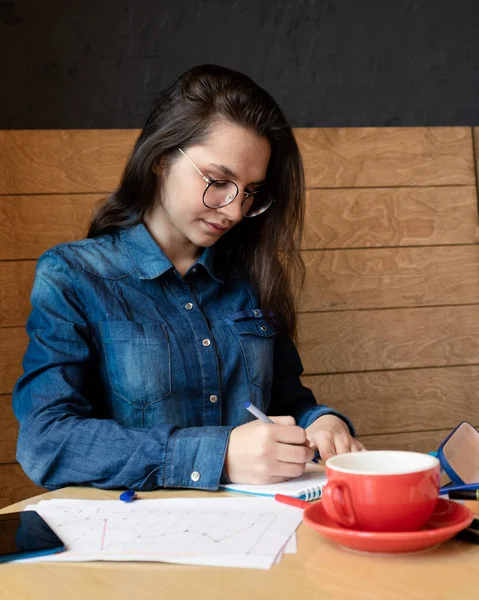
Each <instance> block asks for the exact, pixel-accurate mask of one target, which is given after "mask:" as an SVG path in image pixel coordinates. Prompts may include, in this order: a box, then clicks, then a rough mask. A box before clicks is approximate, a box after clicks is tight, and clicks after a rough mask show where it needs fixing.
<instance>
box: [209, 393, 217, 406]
mask: <svg viewBox="0 0 479 600" xmlns="http://www.w3.org/2000/svg"><path fill="white" fill-rule="evenodd" d="M210 402H213V404H214V403H215V402H218V396H215V394H212V395H211V396H210Z"/></svg>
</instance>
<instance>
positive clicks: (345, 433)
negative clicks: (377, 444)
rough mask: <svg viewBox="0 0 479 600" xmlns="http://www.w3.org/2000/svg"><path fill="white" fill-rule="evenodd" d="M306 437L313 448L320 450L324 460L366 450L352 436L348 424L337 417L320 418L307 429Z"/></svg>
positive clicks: (326, 416) (325, 416) (324, 416)
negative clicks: (345, 453) (344, 453)
mask: <svg viewBox="0 0 479 600" xmlns="http://www.w3.org/2000/svg"><path fill="white" fill-rule="evenodd" d="M306 436H307V438H308V440H309V442H310V444H311V446H312V447H313V448H314V447H316V448H317V449H318V451H319V453H320V455H321V459H322V460H327V459H328V458H330V457H331V456H334V455H336V454H342V453H343V452H361V451H362V450H366V448H365V447H364V445H363V444H361V442H358V440H356V439H354V438H353V437H352V436H351V434H350V433H349V428H348V426H347V425H346V423H345V422H344V421H343V420H342V419H340V418H339V417H337V416H336V415H323V416H321V417H318V418H317V419H316V421H314V423H312V424H311V425H310V426H309V427H308V428H307V429H306Z"/></svg>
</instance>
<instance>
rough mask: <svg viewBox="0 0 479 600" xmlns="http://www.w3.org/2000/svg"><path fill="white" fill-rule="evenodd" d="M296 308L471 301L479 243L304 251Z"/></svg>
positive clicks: (478, 295)
mask: <svg viewBox="0 0 479 600" xmlns="http://www.w3.org/2000/svg"><path fill="white" fill-rule="evenodd" d="M303 259H304V261H305V264H306V283H305V289H304V294H303V298H302V302H301V305H300V310H302V311H318V310H351V309H352V310H354V309H359V308H369V309H372V308H388V307H407V306H411V307H412V306H432V305H437V304H473V303H476V302H478V300H479V245H475V246H438V247H429V248H428V247H418V248H371V249H365V250H311V251H305V252H303Z"/></svg>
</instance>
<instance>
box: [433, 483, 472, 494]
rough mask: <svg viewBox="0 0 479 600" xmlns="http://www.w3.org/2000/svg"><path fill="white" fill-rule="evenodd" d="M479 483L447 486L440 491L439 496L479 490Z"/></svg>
mask: <svg viewBox="0 0 479 600" xmlns="http://www.w3.org/2000/svg"><path fill="white" fill-rule="evenodd" d="M478 489H479V483H463V484H462V485H446V486H444V487H442V488H441V489H440V490H439V494H447V493H448V492H459V491H466V490H473V491H474V490H478Z"/></svg>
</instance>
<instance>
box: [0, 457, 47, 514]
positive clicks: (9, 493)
mask: <svg viewBox="0 0 479 600" xmlns="http://www.w3.org/2000/svg"><path fill="white" fill-rule="evenodd" d="M46 491H47V490H45V489H44V488H42V487H39V486H38V485H35V484H34V483H32V482H31V481H30V479H28V477H27V476H26V475H25V473H24V472H23V470H22V468H21V467H20V465H19V464H10V465H0V508H2V507H4V506H8V505H9V504H13V503H15V502H20V500H24V499H25V498H31V497H32V496H37V495H38V494H43V493H45V492H46Z"/></svg>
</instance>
